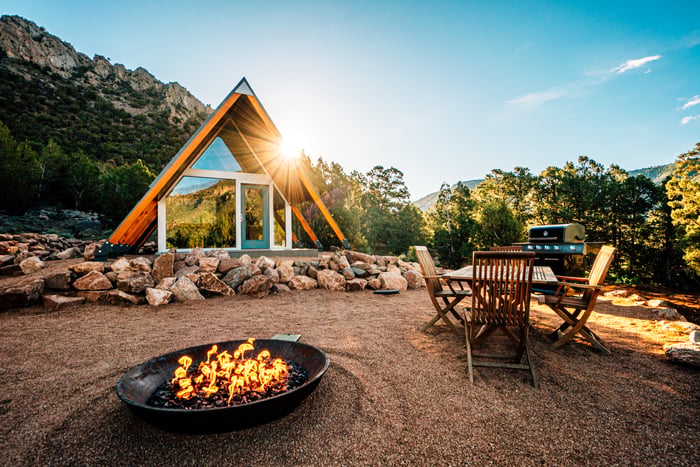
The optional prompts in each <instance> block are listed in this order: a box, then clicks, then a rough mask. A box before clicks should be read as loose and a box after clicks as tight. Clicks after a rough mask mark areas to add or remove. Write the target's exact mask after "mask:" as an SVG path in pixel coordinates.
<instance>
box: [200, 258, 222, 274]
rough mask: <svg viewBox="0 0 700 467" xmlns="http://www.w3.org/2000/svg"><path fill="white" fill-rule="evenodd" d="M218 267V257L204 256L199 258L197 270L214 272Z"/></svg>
mask: <svg viewBox="0 0 700 467" xmlns="http://www.w3.org/2000/svg"><path fill="white" fill-rule="evenodd" d="M218 267H219V258H216V257H214V256H206V257H204V258H199V272H216V270H217V268H218Z"/></svg>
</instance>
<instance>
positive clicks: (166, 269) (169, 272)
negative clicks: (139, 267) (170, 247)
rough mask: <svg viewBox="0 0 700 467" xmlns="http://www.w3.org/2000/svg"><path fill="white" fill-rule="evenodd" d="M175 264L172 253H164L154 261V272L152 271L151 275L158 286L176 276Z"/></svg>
mask: <svg viewBox="0 0 700 467" xmlns="http://www.w3.org/2000/svg"><path fill="white" fill-rule="evenodd" d="M174 264H175V255H174V254H172V253H163V254H162V255H160V256H158V257H157V258H156V259H155V261H153V271H151V275H152V276H153V280H154V281H155V282H156V284H157V283H159V282H160V281H162V280H163V279H164V278H166V277H173V276H174V275H175V271H173V265H174Z"/></svg>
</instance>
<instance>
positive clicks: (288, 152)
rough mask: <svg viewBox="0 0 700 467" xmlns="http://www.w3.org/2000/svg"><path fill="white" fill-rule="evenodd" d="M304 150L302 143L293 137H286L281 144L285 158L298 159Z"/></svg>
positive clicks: (281, 152)
mask: <svg viewBox="0 0 700 467" xmlns="http://www.w3.org/2000/svg"><path fill="white" fill-rule="evenodd" d="M301 152H302V147H301V145H300V144H298V143H296V142H295V141H294V140H293V139H289V138H284V139H283V140H282V144H280V154H282V157H284V158H285V159H290V160H291V159H297V158H298V157H299V155H300V154H301Z"/></svg>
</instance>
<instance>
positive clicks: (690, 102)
mask: <svg viewBox="0 0 700 467" xmlns="http://www.w3.org/2000/svg"><path fill="white" fill-rule="evenodd" d="M698 104H700V96H693V97H691V98H690V99H688V102H686V103H685V104H683V107H681V109H683V110H685V109H688V108H690V107H692V106H694V105H698Z"/></svg>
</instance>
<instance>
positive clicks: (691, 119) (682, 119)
mask: <svg viewBox="0 0 700 467" xmlns="http://www.w3.org/2000/svg"><path fill="white" fill-rule="evenodd" d="M698 119H700V115H694V116H688V117H683V118H681V125H686V124H688V123H690V122H692V121H693V120H698Z"/></svg>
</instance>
